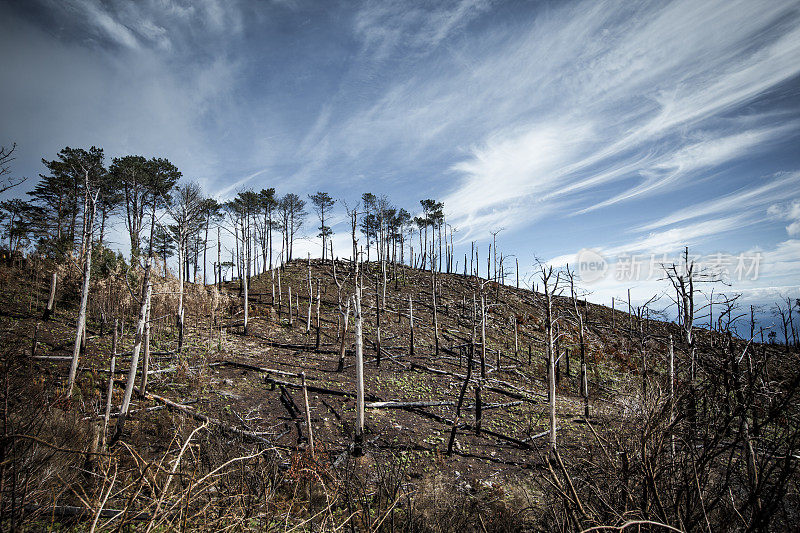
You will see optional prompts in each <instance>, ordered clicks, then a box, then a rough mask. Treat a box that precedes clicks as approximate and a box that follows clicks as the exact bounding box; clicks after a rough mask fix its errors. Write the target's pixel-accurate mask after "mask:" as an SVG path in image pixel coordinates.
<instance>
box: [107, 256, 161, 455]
mask: <svg viewBox="0 0 800 533" xmlns="http://www.w3.org/2000/svg"><path fill="white" fill-rule="evenodd" d="M152 267H153V257H152V256H149V257H148V258H147V262H146V264H145V268H144V279H143V280H142V293H141V299H140V300H139V302H140V307H139V322H138V323H137V325H136V335H135V336H134V341H133V353H132V354H131V367H130V370H128V378H127V381H126V382H125V393H124V394H123V397H122V405H121V406H120V409H119V418H118V419H117V427H116V429H115V430H114V436H113V437H112V439H111V442H110V444H111V445H113V444H114V443H115V442H116V441H117V440H118V439H119V438H120V437H121V436H122V430H123V428H124V426H125V420H126V419H127V417H128V410H129V409H130V404H131V396H132V395H133V387H134V385H135V383H136V367H137V366H138V365H139V354H140V353H141V350H142V343H143V341H144V334H145V323H146V321H147V314H148V313H149V311H150V299H151V298H152V295H153V284H152V281H151V280H150V273H151V270H152Z"/></svg>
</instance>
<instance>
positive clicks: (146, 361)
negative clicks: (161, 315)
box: [140, 307, 150, 396]
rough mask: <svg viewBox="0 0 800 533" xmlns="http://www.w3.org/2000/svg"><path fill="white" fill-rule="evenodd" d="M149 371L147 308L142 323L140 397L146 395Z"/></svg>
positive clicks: (148, 317)
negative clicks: (142, 343) (142, 351)
mask: <svg viewBox="0 0 800 533" xmlns="http://www.w3.org/2000/svg"><path fill="white" fill-rule="evenodd" d="M149 371H150V308H149V307H148V308H147V317H146V318H145V322H144V354H143V355H142V381H141V385H140V388H141V389H142V396H144V395H145V394H147V373H148V372H149Z"/></svg>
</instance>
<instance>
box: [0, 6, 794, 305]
mask: <svg viewBox="0 0 800 533" xmlns="http://www.w3.org/2000/svg"><path fill="white" fill-rule="evenodd" d="M0 49H2V50H3V60H2V64H3V67H2V72H0V102H3V107H4V111H3V117H2V120H1V121H0V144H4V145H8V144H10V143H11V142H14V141H16V142H17V143H18V145H19V153H18V158H17V160H16V161H15V172H16V173H18V174H20V175H28V176H32V177H35V176H36V175H37V174H38V173H39V172H41V171H42V170H43V168H42V165H41V163H40V158H41V157H46V158H53V157H55V154H56V153H57V151H58V150H59V149H60V148H62V147H64V146H66V145H70V146H87V147H88V146H90V145H92V144H94V145H98V146H101V147H103V148H104V149H105V150H106V154H107V156H108V157H109V159H110V157H113V156H118V155H122V154H127V153H135V154H143V155H146V156H151V155H157V156H163V157H167V158H168V159H170V160H171V161H172V162H174V163H175V164H177V165H178V166H179V168H180V169H181V170H182V171H183V173H184V175H185V176H186V178H188V179H193V180H196V181H198V182H199V183H201V185H202V186H203V188H204V189H205V191H206V193H207V194H210V195H215V196H219V197H221V198H225V197H228V196H230V195H232V194H235V192H236V191H237V190H240V189H242V188H244V187H252V188H256V189H260V188H262V187H270V186H274V187H276V189H277V190H278V191H279V192H280V193H286V192H296V193H298V194H301V195H305V194H307V193H313V192H315V191H317V190H324V191H327V192H330V193H331V194H332V195H333V196H334V197H336V198H344V199H348V200H350V201H351V202H352V201H354V200H356V199H357V198H358V196H359V195H360V194H361V193H362V192H365V191H370V192H373V193H376V194H386V195H387V196H388V197H389V198H390V199H391V200H392V201H393V202H394V203H395V204H396V205H398V206H401V207H406V208H407V209H408V208H413V207H414V206H418V203H417V202H418V200H420V199H422V198H428V197H430V198H436V199H439V200H442V201H444V203H445V211H446V213H447V216H448V219H449V221H450V222H451V223H452V224H453V225H454V226H455V227H456V228H457V230H458V231H457V233H456V238H457V240H460V241H461V242H462V243H466V248H467V249H468V248H469V242H470V241H471V240H477V241H480V242H481V243H482V245H483V246H484V249H483V251H482V252H481V255H482V256H483V257H485V253H486V252H485V245H486V243H488V240H489V238H490V235H489V233H490V232H491V231H494V230H497V229H499V228H504V229H503V231H502V232H501V233H500V234H499V235H498V238H499V245H500V250H501V251H503V252H505V253H507V254H509V255H511V254H513V255H516V256H517V257H518V258H519V260H520V264H521V266H523V268H525V270H526V271H529V270H532V268H531V266H532V264H533V261H534V257H539V258H541V259H544V260H549V261H552V262H553V263H555V264H563V263H566V262H568V261H569V262H571V263H574V258H575V255H576V253H577V252H578V251H579V250H581V249H584V248H590V249H593V250H596V251H598V252H599V253H601V254H602V255H603V256H605V257H606V258H607V259H608V260H609V262H610V263H611V265H612V267H613V265H614V262H615V258H616V257H618V256H625V255H626V254H637V255H640V256H641V257H647V258H649V257H650V256H651V254H661V253H668V254H675V253H677V252H678V251H679V250H680V249H681V248H682V247H683V246H684V245H689V246H690V247H691V249H692V250H693V251H695V252H697V253H699V254H702V255H706V256H707V255H708V254H713V253H717V252H722V253H726V254H732V255H734V256H736V255H738V254H742V253H748V254H752V253H755V252H758V253H760V254H762V255H761V256H760V257H761V259H760V263H759V268H760V272H759V279H757V280H743V281H742V282H737V283H735V284H734V285H733V287H731V288H730V289H729V290H730V291H738V292H742V293H743V299H744V300H746V301H747V302H759V303H764V302H766V301H769V300H771V299H773V298H775V297H776V296H778V295H794V296H800V289H799V288H798V280H799V279H800V240H799V239H800V150H798V147H799V146H800V112H798V111H800V59H798V58H800V5H798V3H797V2H785V1H779V0H772V1H765V2H756V1H747V2H740V1H731V0H725V1H702V2H699V1H696V0H693V1H684V2H681V1H677V2H664V1H655V2H632V1H620V2H610V1H590V2H492V1H486V0H461V1H452V2H377V1H375V2H373V1H365V2H355V1H354V2H336V1H325V2H306V1H302V0H295V1H292V0H284V1H272V2H269V1H260V2H255V1H254V2H243V1H240V2H237V1H222V0H203V1H194V2H188V1H187V2H177V1H169V0H145V1H141V2H125V1H100V0H38V1H25V2H0ZM32 180H33V178H32V179H31V181H32ZM29 185H32V184H29ZM337 207H338V208H339V209H338V210H337V213H338V215H339V219H338V220H341V225H335V226H334V230H335V231H337V232H338V237H337V240H336V241H335V245H336V247H337V248H338V249H339V250H341V251H342V253H343V254H344V253H346V252H345V251H346V250H347V245H346V239H347V235H346V234H345V227H344V220H343V217H342V216H341V215H342V214H343V212H342V209H341V206H337ZM119 240H120V245H124V242H125V239H124V238H123V237H122V233H120V237H119ZM305 245H306V246H307V247H308V249H311V250H312V251H314V250H316V249H317V248H316V240H315V239H311V238H309V239H308V241H307V242H306V243H305ZM462 253H463V252H462ZM462 261H463V260H462ZM629 286H633V289H634V298H644V297H645V295H646V294H652V293H653V292H659V291H663V290H664V289H665V288H666V286H665V282H663V281H660V282H659V281H657V280H655V279H651V280H639V281H638V282H636V283H631V282H621V281H618V280H616V279H614V276H613V275H609V276H608V277H607V278H606V279H605V280H603V281H601V282H599V283H595V284H592V285H587V288H588V289H589V290H590V291H592V293H593V294H592V296H591V298H593V299H596V300H598V301H603V302H607V301H608V300H610V298H611V296H617V297H622V296H623V295H624V294H625V290H626V289H627V288H628V287H629Z"/></svg>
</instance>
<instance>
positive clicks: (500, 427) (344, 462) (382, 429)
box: [0, 260, 800, 531]
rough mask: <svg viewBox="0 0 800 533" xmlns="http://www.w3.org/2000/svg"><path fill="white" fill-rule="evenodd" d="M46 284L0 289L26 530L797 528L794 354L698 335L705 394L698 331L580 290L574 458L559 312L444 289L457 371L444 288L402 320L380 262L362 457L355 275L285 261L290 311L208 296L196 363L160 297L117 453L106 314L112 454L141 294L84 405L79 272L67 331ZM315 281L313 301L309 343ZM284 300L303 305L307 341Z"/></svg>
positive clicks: (90, 381)
mask: <svg viewBox="0 0 800 533" xmlns="http://www.w3.org/2000/svg"><path fill="white" fill-rule="evenodd" d="M39 267H41V265H40V266H39ZM309 269H310V270H309ZM45 270H46V269H41V268H38V267H36V266H34V267H33V268H30V267H28V268H23V267H17V268H14V269H12V268H10V267H3V271H2V278H1V279H0V283H2V287H1V288H2V294H3V298H4V302H3V305H2V308H3V311H2V314H0V330H1V331H2V333H3V338H4V339H6V343H5V349H4V354H5V355H4V359H3V373H2V378H3V380H4V383H5V384H6V385H5V390H6V392H5V393H4V394H5V396H4V397H5V405H6V407H5V409H4V417H3V418H4V437H3V448H2V453H3V456H2V457H4V458H5V459H3V458H0V462H2V465H3V467H4V468H6V470H5V471H4V472H0V479H2V480H3V482H4V483H5V484H6V485H5V487H6V488H5V489H3V490H4V491H5V492H3V501H2V508H3V509H4V510H5V511H4V513H3V516H4V517H5V520H6V521H7V523H8V524H9V525H11V526H12V528H13V527H21V528H22V529H26V528H27V529H30V530H36V529H38V528H40V527H42V526H43V525H44V524H51V523H57V524H67V523H69V524H75V525H76V526H77V527H78V528H86V529H87V530H88V529H90V528H91V527H94V526H96V527H99V528H107V529H114V528H117V527H121V526H122V525H123V524H128V525H129V527H131V528H133V529H136V530H138V529H142V530H145V529H148V528H150V527H156V528H160V529H164V530H172V529H184V528H186V529H206V530H220V529H223V528H230V529H233V530H249V529H253V530H265V529H266V530H276V531H283V530H292V529H294V530H297V529H308V530H312V529H313V530H326V531H327V530H331V531H332V530H335V529H337V528H339V529H344V528H346V529H351V530H359V531H361V530H363V531H376V530H380V531H394V530H398V531H428V530H436V531H454V530H467V531H511V530H555V529H564V530H580V529H587V528H590V527H593V526H601V525H614V526H618V527H621V526H623V525H625V524H626V523H627V522H628V521H631V520H634V521H635V520H639V521H644V522H642V523H640V524H639V525H644V526H645V527H646V528H651V529H652V530H664V529H663V528H662V529H659V528H661V526H658V525H655V524H669V525H671V526H673V527H674V528H676V529H677V530H693V529H695V528H699V527H704V524H707V523H709V522H710V523H712V524H714V525H722V526H724V525H725V524H728V525H729V526H731V529H746V528H747V527H755V528H756V529H759V528H762V527H767V528H776V529H780V528H781V525H785V524H791V523H793V521H794V520H795V519H797V518H798V517H797V503H798V499H797V477H796V467H797V464H796V462H797V458H796V457H797V450H798V446H799V445H800V431H799V430H800V424H798V417H797V414H798V413H797V403H796V396H795V394H796V388H797V384H798V370H797V368H796V365H794V364H792V365H789V364H788V362H789V361H792V362H793V363H796V360H797V354H796V353H789V352H788V351H787V350H786V349H785V348H784V347H782V346H770V345H761V344H748V343H745V342H744V341H742V340H740V339H736V338H734V337H731V336H729V335H725V334H724V333H721V332H714V333H713V334H712V333H709V332H708V331H705V330H697V329H696V330H695V332H694V334H695V336H696V340H695V341H694V342H695V346H694V349H695V352H696V354H698V355H697V363H696V364H697V375H696V376H695V377H694V379H690V375H689V373H690V368H691V366H692V364H691V361H690V358H689V355H688V350H687V349H686V347H685V346H684V343H683V341H682V337H681V335H682V333H681V330H680V328H679V326H678V325H676V324H672V323H667V322H662V321H658V320H649V319H646V318H645V319H640V318H639V317H638V316H637V315H629V314H628V313H623V312H621V311H620V310H619V309H617V310H615V311H614V312H613V314H612V310H611V309H610V308H607V307H604V306H599V305H595V304H589V303H587V302H585V301H583V300H578V301H577V302H573V300H572V299H571V298H569V297H568V296H569V294H570V291H569V287H568V286H565V289H566V290H565V291H564V292H563V294H562V295H561V296H557V297H556V298H555V299H554V302H553V315H554V317H555V318H556V319H557V320H556V321H555V322H556V324H557V330H556V333H555V336H556V346H555V349H556V353H557V354H558V357H559V362H558V375H557V379H556V387H555V390H556V395H555V396H556V411H555V417H556V428H557V432H556V438H557V450H558V454H554V453H551V450H550V446H549V444H548V442H549V438H550V430H551V427H550V418H549V416H550V411H549V409H550V406H549V403H548V382H547V361H546V346H547V336H546V330H545V315H544V309H545V303H546V299H545V295H544V294H542V293H535V292H532V291H530V290H526V289H524V288H519V289H518V288H516V287H511V286H507V285H501V284H497V283H494V282H488V281H487V280H485V279H476V278H475V277H471V276H463V275H460V274H437V275H436V277H435V279H436V284H437V291H436V321H437V323H438V354H437V353H436V352H437V342H436V336H435V334H434V312H433V311H434V304H433V301H434V298H433V290H432V289H433V281H432V280H433V277H432V275H431V272H430V271H420V270H414V269H411V268H409V267H406V266H400V265H397V266H396V267H392V266H389V267H388V268H387V273H386V275H387V277H386V279H387V282H386V285H385V299H384V298H383V294H382V292H380V291H378V292H377V293H376V287H377V285H376V283H377V282H378V279H379V277H380V276H379V273H380V268H379V265H378V264H377V263H365V264H364V266H363V280H364V281H363V285H364V288H363V296H362V301H361V304H362V316H363V342H364V383H365V386H364V389H365V396H366V402H367V405H366V423H365V434H364V440H363V445H362V446H360V447H355V448H354V446H353V440H354V432H355V426H356V400H355V395H356V372H355V353H354V350H355V348H354V342H355V339H354V329H355V328H354V323H353V319H354V317H353V315H354V312H353V311H354V309H352V307H351V308H350V313H349V319H348V327H347V332H346V334H345V341H344V347H345V357H344V361H343V366H342V368H341V369H340V368H339V367H340V361H339V354H340V346H341V324H342V313H341V312H340V311H341V310H340V307H339V306H340V303H341V305H342V307H344V306H345V301H346V300H347V299H348V298H349V297H350V296H351V295H352V294H353V293H354V285H353V279H352V275H351V274H352V265H351V264H350V263H348V262H338V263H337V265H336V277H334V270H333V266H332V264H331V263H330V262H327V263H324V264H323V263H322V262H320V261H317V260H315V261H311V262H310V263H307V262H306V261H305V260H296V261H293V262H291V263H288V264H286V265H285V266H284V268H283V269H282V271H281V273H280V284H281V293H282V294H281V297H280V303H279V301H278V297H277V295H276V297H275V299H274V300H273V287H274V290H276V291H277V290H278V287H277V284H278V280H277V277H276V276H274V275H271V273H266V274H261V275H258V276H254V277H253V278H252V279H251V282H250V286H249V295H250V308H249V314H248V315H249V316H248V324H247V332H246V335H245V332H244V316H243V312H242V303H241V296H240V285H239V284H238V283H236V282H233V283H232V282H228V283H226V284H224V285H223V287H222V288H221V290H217V288H215V287H213V286H209V287H204V286H202V285H196V284H191V285H190V286H189V287H188V288H187V311H186V325H187V329H186V337H185V341H184V346H183V350H182V353H181V354H180V355H176V353H175V349H176V345H177V332H176V329H175V326H174V323H175V319H174V316H175V312H176V309H177V307H176V305H177V303H176V296H175V290H176V285H177V282H176V281H175V280H174V279H170V280H164V279H162V278H159V279H157V280H156V283H155V287H154V294H155V296H154V303H153V308H152V310H151V317H153V319H152V322H151V323H152V328H153V329H152V333H151V352H150V361H149V372H150V373H149V376H148V384H147V394H146V395H145V396H142V395H140V394H135V395H134V403H133V407H132V411H131V417H130V418H129V419H128V421H127V422H126V425H125V428H124V430H123V431H122V434H121V436H120V438H119V440H117V441H116V442H113V445H112V446H110V447H109V448H107V449H106V448H105V447H104V446H103V443H104V442H105V441H106V438H105V437H104V436H103V422H102V418H103V417H102V414H103V411H104V409H105V404H106V396H107V394H106V390H107V376H108V369H109V367H110V363H111V355H112V338H113V336H112V333H111V331H110V330H111V329H112V327H111V324H112V323H113V322H112V321H113V318H112V317H117V318H118V317H120V316H121V317H122V318H123V322H124V325H123V326H122V329H123V332H122V334H121V335H120V337H119V343H118V346H117V352H118V353H119V354H120V355H119V356H118V357H117V358H116V370H115V376H117V380H116V383H115V385H114V392H113V396H112V406H113V407H112V409H111V410H112V421H111V423H110V424H109V427H108V431H107V432H108V434H109V438H110V435H111V434H112V433H113V430H114V424H115V423H114V421H113V412H115V411H116V410H117V408H118V406H119V404H120V402H121V399H122V389H123V388H124V380H125V376H126V374H127V371H128V368H129V366H130V352H131V350H132V347H133V343H134V335H133V330H134V327H135V326H134V325H132V324H133V323H134V320H135V308H136V307H137V306H136V305H135V302H133V301H132V299H131V298H130V296H129V294H127V289H126V288H125V285H124V282H121V281H120V280H119V279H116V281H115V280H114V277H113V276H112V277H109V278H107V279H105V280H103V281H100V282H97V285H96V287H95V288H94V289H93V293H92V304H91V306H90V321H89V325H88V327H87V330H88V336H89V338H88V343H87V347H86V351H85V354H84V355H82V357H81V360H80V368H79V370H80V372H79V378H78V381H77V389H76V390H75V391H74V392H73V395H72V397H70V398H66V397H65V396H64V394H63V389H62V387H63V385H64V383H65V380H66V374H67V370H68V368H69V358H70V357H71V355H72V342H74V335H75V325H74V324H75V316H76V310H75V309H74V305H75V301H76V300H77V297H76V296H75V291H76V290H77V289H76V288H75V287H76V282H74V281H73V282H70V277H71V276H72V277H75V274H74V273H72V274H71V273H69V272H68V271H67V272H65V273H64V282H63V283H62V286H60V287H59V291H58V298H57V305H56V312H55V314H54V316H53V318H51V319H50V320H49V321H42V320H41V311H42V308H43V306H44V305H45V304H46V300H47V292H48V281H47V279H48V276H47V275H46V273H45ZM309 271H310V277H311V280H312V287H313V293H314V296H313V298H312V301H311V304H312V305H311V321H310V324H311V327H310V328H308V329H307V323H308V322H307V321H308V314H307V313H308V309H309V307H308V306H309V299H308V277H309ZM272 274H274V273H272ZM337 282H338V284H341V287H339V286H338V284H337ZM273 284H274V285H273ZM317 287H319V293H320V294H319V296H320V298H319V314H318V313H317ZM289 289H291V294H292V298H293V299H297V298H299V308H298V305H297V304H296V303H295V304H294V305H293V306H292V308H291V312H293V313H294V315H293V316H292V318H291V324H290V318H289V316H290V314H289V313H290V306H289V305H288V303H287V301H288V294H289ZM340 295H342V296H343V298H340V297H339V296H340ZM376 296H377V297H376ZM481 298H483V300H484V303H485V306H486V313H485V321H486V322H485V335H486V341H485V346H481V331H482V328H481ZM409 303H410V304H411V308H412V309H413V320H414V333H413V339H414V340H413V355H412V354H411V353H410V352H411V334H410V332H411V325H410V316H409V315H410V310H409ZM379 308H380V352H379V353H378V350H377V347H376V346H377V342H376V341H377V322H378V321H377V315H378V309H379ZM576 308H577V309H578V310H579V315H580V320H581V321H582V322H583V325H584V343H585V346H584V350H585V360H586V369H587V371H586V375H587V378H588V387H587V390H588V401H585V400H584V398H583V396H582V394H581V373H580V370H581V366H580V353H581V349H580V348H581V346H580V344H581V343H580V322H579V320H577V315H576V313H575V309H576ZM101 322H102V324H101ZM318 324H319V329H317V325H318ZM515 326H516V327H515ZM473 331H474V332H475V333H474V336H473ZM515 331H516V333H515ZM670 336H672V338H673V340H674V368H675V370H674V380H673V382H672V384H671V383H670V377H669V376H670V374H669V362H670V358H669V353H670V340H669V339H670ZM34 338H35V340H34ZM34 345H35V347H36V348H35V349H36V357H35V358H31V350H32V347H33V346H34ZM471 347H474V352H473V353H474V361H473V368H472V369H471V371H470V374H471V376H470V380H469V382H468V383H467V382H466V375H465V374H467V372H468V369H467V359H468V357H469V354H470V351H471ZM481 348H484V349H485V360H484V361H483V363H484V368H483V371H484V373H485V376H482V369H481V361H480V354H481V351H482V350H481ZM126 354H127V355H126ZM378 356H379V357H378ZM740 356H741V357H740ZM48 358H50V359H48ZM141 370H142V367H141V362H140V365H139V373H141ZM301 372H302V373H304V379H305V382H306V383H307V398H308V406H309V411H310V414H309V416H310V419H311V429H312V430H313V439H314V448H313V449H312V448H311V447H310V443H309V428H308V427H307V423H306V414H305V408H304V406H305V399H304V398H305V397H304V393H303V388H302V380H301V378H300V376H299V374H300V373H301ZM137 384H140V378H137ZM671 385H672V387H673V388H674V390H675V393H674V399H672V400H670V389H671ZM462 395H463V404H462V405H461V406H460V410H459V406H458V404H459V398H460V396H462ZM587 409H588V413H589V417H588V418H587V417H586V416H585V410H587ZM457 414H458V416H457ZM454 421H456V433H455V438H454V441H453V445H452V448H450V446H449V444H450V438H451V433H452V429H453V425H454ZM743 424H744V426H747V427H749V428H750V429H747V430H743V429H742V427H743ZM9 435H10V436H9ZM358 448H361V450H359V449H358ZM449 448H450V450H448V449H449ZM359 451H361V452H362V453H358V452H359ZM448 451H450V452H451V453H448ZM687 465H691V468H689V467H688V466H687ZM8 469H13V473H10V471H9V470H8ZM726 474H727V477H726ZM690 481H691V483H690ZM695 481H696V482H695ZM9 487H10V488H9ZM729 492H730V496H728V493H729ZM753 495H755V496H753ZM732 510H735V511H736V514H734V513H732ZM737 515H738V516H737ZM767 517H769V518H767ZM795 523H796V522H795Z"/></svg>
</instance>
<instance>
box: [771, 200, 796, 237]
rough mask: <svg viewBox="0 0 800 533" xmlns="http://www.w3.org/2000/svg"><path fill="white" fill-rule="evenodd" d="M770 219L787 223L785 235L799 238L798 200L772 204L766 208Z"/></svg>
mask: <svg viewBox="0 0 800 533" xmlns="http://www.w3.org/2000/svg"><path fill="white" fill-rule="evenodd" d="M767 214H768V215H769V216H771V217H774V218H777V219H780V220H786V221H789V225H788V226H786V233H788V234H789V236H790V237H800V200H792V201H791V202H782V203H776V204H772V205H770V206H769V207H768V208H767Z"/></svg>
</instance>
